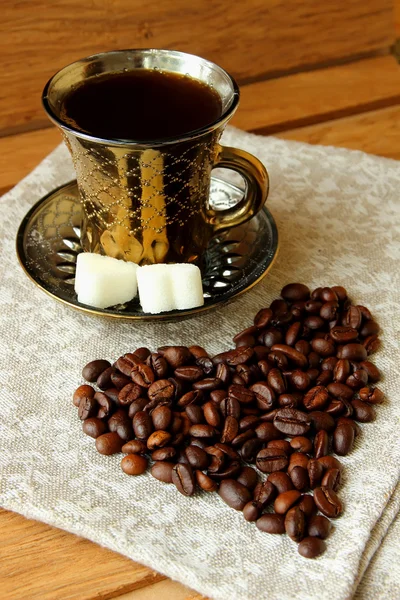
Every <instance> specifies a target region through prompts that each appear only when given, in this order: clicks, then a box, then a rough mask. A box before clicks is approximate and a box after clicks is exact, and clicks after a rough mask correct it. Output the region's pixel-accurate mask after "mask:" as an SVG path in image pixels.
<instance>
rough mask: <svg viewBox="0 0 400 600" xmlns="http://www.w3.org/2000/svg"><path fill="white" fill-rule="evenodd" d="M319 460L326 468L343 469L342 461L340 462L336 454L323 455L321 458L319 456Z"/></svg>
mask: <svg viewBox="0 0 400 600" xmlns="http://www.w3.org/2000/svg"><path fill="white" fill-rule="evenodd" d="M318 462H319V463H320V464H321V465H322V466H323V467H324V469H339V471H341V470H342V463H341V462H339V461H338V459H337V458H335V457H334V456H321V458H318Z"/></svg>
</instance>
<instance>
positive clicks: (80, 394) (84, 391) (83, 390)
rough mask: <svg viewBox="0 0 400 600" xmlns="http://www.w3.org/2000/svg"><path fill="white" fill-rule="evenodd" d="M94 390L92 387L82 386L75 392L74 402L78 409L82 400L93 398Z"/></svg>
mask: <svg viewBox="0 0 400 600" xmlns="http://www.w3.org/2000/svg"><path fill="white" fill-rule="evenodd" d="M94 393H95V392H94V389H93V388H92V387H91V386H90V385H80V386H79V387H78V388H77V389H76V390H75V392H74V395H73V397H72V402H73V404H74V406H76V407H77V408H78V406H79V403H80V401H81V400H82V398H89V399H90V398H93V396H94Z"/></svg>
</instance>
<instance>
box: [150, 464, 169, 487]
mask: <svg viewBox="0 0 400 600" xmlns="http://www.w3.org/2000/svg"><path fill="white" fill-rule="evenodd" d="M174 467H175V464H174V463H172V462H168V461H156V462H155V463H154V465H153V466H152V467H151V470H150V473H151V474H152V475H153V477H155V478H156V479H158V481H163V482H164V483H172V469H173V468H174Z"/></svg>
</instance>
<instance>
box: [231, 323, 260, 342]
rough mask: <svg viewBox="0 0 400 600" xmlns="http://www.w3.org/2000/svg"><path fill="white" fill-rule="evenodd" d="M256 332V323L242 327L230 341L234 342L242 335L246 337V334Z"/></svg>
mask: <svg viewBox="0 0 400 600" xmlns="http://www.w3.org/2000/svg"><path fill="white" fill-rule="evenodd" d="M257 332H258V327H257V326H256V325H251V326H250V327H246V329H243V330H242V331H239V333H237V334H236V335H235V336H233V338H232V341H233V342H235V343H236V342H238V341H239V340H240V339H241V338H242V337H246V336H248V335H253V334H257Z"/></svg>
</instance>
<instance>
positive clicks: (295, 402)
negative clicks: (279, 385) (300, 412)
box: [278, 394, 302, 408]
mask: <svg viewBox="0 0 400 600" xmlns="http://www.w3.org/2000/svg"><path fill="white" fill-rule="evenodd" d="M301 400H302V398H299V397H298V395H297V394H281V395H280V396H279V398H278V404H279V406H280V408H299V406H300V404H301Z"/></svg>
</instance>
